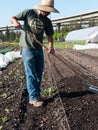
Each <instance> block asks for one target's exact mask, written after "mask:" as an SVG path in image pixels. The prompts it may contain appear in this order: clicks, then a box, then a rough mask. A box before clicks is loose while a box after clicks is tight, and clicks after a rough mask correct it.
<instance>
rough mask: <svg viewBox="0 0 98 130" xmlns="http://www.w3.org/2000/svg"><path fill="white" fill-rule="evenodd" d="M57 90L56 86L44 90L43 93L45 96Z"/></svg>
mask: <svg viewBox="0 0 98 130" xmlns="http://www.w3.org/2000/svg"><path fill="white" fill-rule="evenodd" d="M56 91H57V88H56V87H50V88H48V89H45V90H43V92H42V95H43V96H51V95H52V94H53V93H55V92H56Z"/></svg>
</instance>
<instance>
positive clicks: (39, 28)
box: [10, 0, 58, 107]
mask: <svg viewBox="0 0 98 130" xmlns="http://www.w3.org/2000/svg"><path fill="white" fill-rule="evenodd" d="M51 12H56V13H58V10H56V9H55V8H54V0H42V2H41V4H39V5H37V6H35V9H27V10H24V11H22V12H20V13H19V14H18V15H16V16H13V17H12V18H11V20H10V21H11V23H12V24H13V25H14V27H15V28H16V29H21V24H20V22H19V20H22V21H24V30H26V31H28V32H30V33H32V34H34V35H35V37H36V39H37V40H38V41H40V42H41V43H42V40H43V34H44V32H45V33H46V35H47V38H48V42H49V47H48V53H53V54H54V53H55V51H54V48H53V37H52V35H53V33H54V32H53V27H52V23H51V21H50V19H49V18H48V17H47V16H48V15H49V14H50V13H51ZM19 44H20V47H21V48H22V58H23V61H24V66H25V73H26V80H27V90H28V94H29V103H30V104H32V105H34V106H35V107H40V106H42V105H43V101H41V100H40V93H41V90H40V83H41V79H42V73H43V67H44V56H43V50H42V46H41V45H39V44H38V43H37V42H36V41H34V39H33V38H32V37H31V36H30V35H29V34H27V33H25V31H22V33H21V37H20V43H19Z"/></svg>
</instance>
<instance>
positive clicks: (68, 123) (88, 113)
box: [0, 48, 98, 130]
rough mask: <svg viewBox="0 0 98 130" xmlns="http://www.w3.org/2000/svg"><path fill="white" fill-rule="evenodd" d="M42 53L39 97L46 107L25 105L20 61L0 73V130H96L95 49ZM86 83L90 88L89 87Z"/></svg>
mask: <svg viewBox="0 0 98 130" xmlns="http://www.w3.org/2000/svg"><path fill="white" fill-rule="evenodd" d="M44 54H45V68H44V73H43V78H42V84H41V89H42V92H44V90H46V89H48V88H53V87H55V88H56V89H57V91H56V92H55V93H50V95H48V94H47V95H44V94H42V98H43V100H44V101H45V104H44V106H43V107H41V108H35V107H33V106H32V105H30V104H29V103H28V93H27V90H26V80H25V74H24V67H23V62H22V59H17V60H15V61H14V62H13V63H11V64H9V65H8V67H7V68H6V69H4V70H2V71H1V72H0V73H1V74H0V130H98V94H97V93H93V92H91V91H88V86H91V85H94V86H97V87H98V50H97V49H92V50H86V51H75V50H71V49H66V48H65V49H56V56H52V55H47V54H46V52H45V53H44ZM88 84H89V85H88Z"/></svg>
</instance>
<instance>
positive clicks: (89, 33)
mask: <svg viewBox="0 0 98 130" xmlns="http://www.w3.org/2000/svg"><path fill="white" fill-rule="evenodd" d="M65 40H66V41H75V40H98V26H95V27H89V28H85V29H80V30H75V31H71V32H69V33H68V35H67V36H66V39H65Z"/></svg>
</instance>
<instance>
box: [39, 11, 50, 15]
mask: <svg viewBox="0 0 98 130" xmlns="http://www.w3.org/2000/svg"><path fill="white" fill-rule="evenodd" d="M40 14H41V15H42V16H48V15H49V14H50V12H46V11H40Z"/></svg>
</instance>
